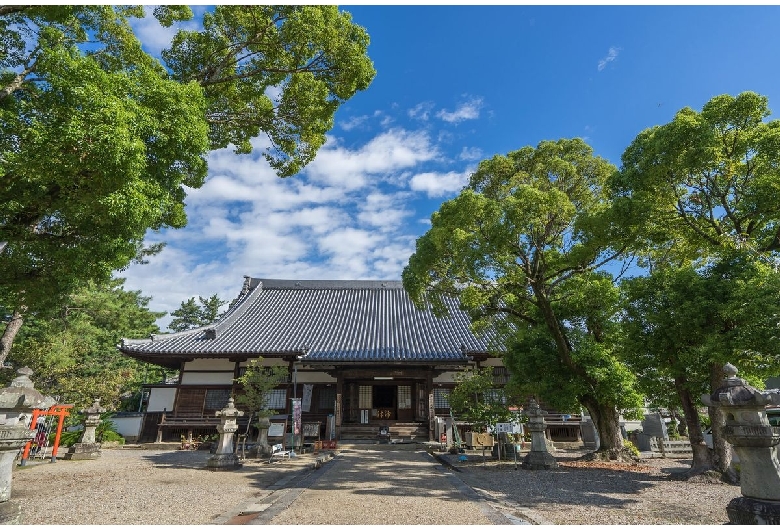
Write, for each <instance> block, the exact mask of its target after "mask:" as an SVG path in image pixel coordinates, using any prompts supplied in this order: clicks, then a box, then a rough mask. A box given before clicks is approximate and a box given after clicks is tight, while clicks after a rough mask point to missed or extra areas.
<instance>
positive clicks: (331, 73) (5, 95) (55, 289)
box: [0, 6, 375, 364]
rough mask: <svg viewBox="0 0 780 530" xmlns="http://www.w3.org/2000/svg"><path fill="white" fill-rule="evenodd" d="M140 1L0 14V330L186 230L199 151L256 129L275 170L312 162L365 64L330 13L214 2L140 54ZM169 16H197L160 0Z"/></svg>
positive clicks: (15, 327)
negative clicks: (160, 233)
mask: <svg viewBox="0 0 780 530" xmlns="http://www.w3.org/2000/svg"><path fill="white" fill-rule="evenodd" d="M143 15H144V10H143V7H141V6H135V7H126V6H122V7H120V6H6V7H4V8H0V35H2V44H3V45H2V46H0V160H1V161H2V163H1V164H0V258H1V259H0V304H2V305H3V306H5V307H8V308H10V309H9V313H8V314H9V317H8V319H7V323H6V326H5V328H4V332H3V336H2V338H0V364H2V362H3V361H4V360H5V359H6V357H7V356H8V353H9V352H10V349H11V346H12V344H13V340H14V337H15V336H16V333H18V331H19V329H20V328H21V326H22V323H23V320H24V316H25V314H26V313H27V312H28V311H29V312H37V311H41V310H43V309H45V308H46V307H47V306H54V307H57V306H58V305H59V304H60V303H62V300H63V299H64V297H66V296H67V294H68V293H69V292H71V290H72V289H73V288H74V287H75V286H76V285H78V284H79V283H80V282H82V281H86V280H89V279H93V280H95V281H105V280H107V279H108V278H110V277H111V274H112V273H113V272H114V271H116V270H121V269H122V268H124V267H126V266H127V265H128V264H129V263H130V262H131V261H133V260H142V259H143V257H144V256H145V255H147V254H149V253H154V252H157V251H159V250H160V248H161V247H159V246H157V247H151V248H147V247H145V246H144V235H145V234H146V232H147V231H148V230H149V229H152V230H157V229H160V228H163V227H174V228H178V227H182V226H184V225H185V224H186V216H185V213H184V198H185V189H186V188H198V187H200V186H201V185H202V184H203V182H204V179H205V177H206V173H207V164H206V155H207V154H208V152H209V150H211V149H217V148H222V147H226V146H228V145H229V144H232V145H234V146H236V149H237V151H239V152H247V151H249V150H250V144H249V140H250V139H251V138H253V137H256V136H259V135H261V134H262V135H265V136H267V137H268V138H269V139H270V140H271V143H272V147H271V148H270V149H269V150H268V151H267V152H266V153H265V156H266V157H267V158H268V159H269V160H270V162H271V165H272V166H273V167H275V168H276V169H277V171H278V174H279V175H280V176H289V175H292V174H294V173H295V172H297V171H298V170H299V169H300V168H301V167H302V166H303V165H305V164H306V163H307V162H309V161H310V160H312V159H313V157H314V156H315V154H316V151H317V149H318V148H319V147H320V146H321V145H322V144H323V142H324V139H325V133H326V131H327V130H329V129H330V128H331V127H332V125H333V114H334V113H335V111H336V109H337V108H338V107H339V105H340V104H341V103H342V102H344V101H345V100H347V99H349V98H350V97H352V96H353V95H354V94H355V93H356V92H357V91H359V90H363V89H365V88H367V87H368V85H369V84H370V82H371V81H372V79H373V77H374V75H375V71H374V68H373V65H372V63H371V61H370V59H369V58H368V57H367V56H366V48H367V46H368V36H367V34H366V32H365V31H364V30H363V28H361V27H359V26H357V25H355V24H353V23H352V22H351V17H350V16H349V14H348V13H343V12H339V11H338V8H337V7H336V6H217V7H216V8H215V9H214V11H213V12H210V13H207V14H206V15H205V16H204V19H203V28H204V29H203V30H202V31H180V32H179V33H178V34H177V36H176V37H175V39H174V40H173V42H172V44H171V47H170V48H169V49H168V50H166V51H164V52H163V54H162V57H163V59H164V60H165V63H164V64H163V63H162V62H160V60H158V59H157V58H155V57H152V56H151V55H149V54H147V53H145V52H144V51H143V50H142V47H141V43H140V42H139V41H138V39H137V38H136V36H135V35H134V34H133V32H132V29H131V26H130V22H129V21H130V19H131V18H133V17H141V16H143ZM155 15H156V16H157V17H158V19H159V20H160V21H161V22H162V23H163V24H164V25H170V24H172V23H173V22H174V21H176V20H183V19H187V18H190V17H191V16H192V13H191V11H190V10H189V8H186V7H182V6H177V7H173V6H169V7H160V8H157V9H156V10H155Z"/></svg>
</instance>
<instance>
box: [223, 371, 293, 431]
mask: <svg viewBox="0 0 780 530" xmlns="http://www.w3.org/2000/svg"><path fill="white" fill-rule="evenodd" d="M262 363H263V359H262V358H257V359H253V360H252V361H250V363H249V365H248V366H247V368H246V371H245V372H244V374H243V375H242V376H241V377H238V378H236V382H237V383H238V384H240V385H241V387H242V390H243V392H242V393H240V394H238V396H237V397H236V403H237V404H238V405H240V406H242V407H245V408H246V409H247V410H249V411H250V412H252V413H254V414H256V415H257V417H259V418H267V417H269V416H271V415H273V414H276V411H275V410H271V409H269V408H268V394H269V392H270V391H271V390H273V389H274V388H276V386H277V385H279V384H280V383H284V382H285V381H286V380H287V375H288V371H287V368H286V367H284V366H273V367H268V368H267V367H264V366H263V364H262Z"/></svg>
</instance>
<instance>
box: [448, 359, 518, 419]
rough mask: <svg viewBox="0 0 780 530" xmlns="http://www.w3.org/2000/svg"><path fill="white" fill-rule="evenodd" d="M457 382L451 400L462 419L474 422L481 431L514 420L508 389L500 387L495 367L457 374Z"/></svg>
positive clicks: (451, 405)
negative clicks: (495, 376)
mask: <svg viewBox="0 0 780 530" xmlns="http://www.w3.org/2000/svg"><path fill="white" fill-rule="evenodd" d="M455 382H456V385H455V388H453V389H452V392H451V393H450V396H449V400H450V407H451V408H452V411H453V413H454V414H455V416H457V418H458V420H462V421H466V422H468V423H470V424H471V425H472V426H473V427H474V428H475V429H476V430H477V432H485V431H486V429H487V427H495V425H496V423H506V422H509V421H511V420H512V417H513V415H512V412H511V411H510V410H509V407H508V405H509V404H508V403H507V396H506V393H505V392H504V390H503V389H499V388H496V385H495V383H494V382H493V370H492V369H491V368H481V369H479V370H471V371H469V372H465V373H462V374H457V376H456V378H455Z"/></svg>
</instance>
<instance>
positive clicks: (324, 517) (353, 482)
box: [224, 446, 524, 525]
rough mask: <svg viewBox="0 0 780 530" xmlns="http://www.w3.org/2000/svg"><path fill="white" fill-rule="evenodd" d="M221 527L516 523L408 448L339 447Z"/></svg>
mask: <svg viewBox="0 0 780 530" xmlns="http://www.w3.org/2000/svg"><path fill="white" fill-rule="evenodd" d="M234 513H236V515H234V516H233V517H232V518H230V519H229V520H227V521H224V522H225V523H227V524H271V525H288V524H296V525H299V524H304V525H319V524H327V525H335V524H339V525H341V524H345V525H356V524H360V525H387V524H393V525H398V524H424V525H434V524H436V525H453V524H457V525H495V524H503V525H505V524H518V523H520V524H522V523H524V521H519V520H517V519H516V518H513V517H512V516H511V515H508V514H503V513H501V512H499V511H497V510H496V509H494V508H493V507H492V506H491V505H490V504H488V503H487V502H486V500H485V499H484V498H483V497H481V496H480V495H479V494H477V493H476V492H475V491H474V490H473V489H472V488H470V487H469V486H467V485H466V484H464V483H463V482H462V481H461V480H460V479H459V478H458V477H457V474H456V473H454V472H453V471H451V470H449V469H447V468H446V467H445V466H443V465H441V463H440V462H438V461H437V460H436V459H435V458H433V457H432V456H431V455H429V454H428V453H426V452H425V451H424V450H420V448H419V447H417V448H416V449H415V450H411V448H398V449H393V448H390V447H388V446H384V447H382V448H376V449H372V448H371V447H370V446H361V447H356V448H348V447H345V448H343V449H340V450H339V452H338V454H337V455H336V456H335V458H334V459H333V460H331V461H329V462H327V463H325V464H323V466H322V467H321V468H320V469H318V470H314V471H312V472H310V473H306V474H302V475H297V476H295V477H290V479H289V480H288V481H286V483H284V484H277V485H276V487H274V488H270V489H267V490H265V491H264V492H262V493H261V494H260V495H259V496H258V497H257V498H256V499H253V500H252V501H250V502H248V503H245V504H244V505H243V506H241V507H238V509H237V510H236V511H235V512H234Z"/></svg>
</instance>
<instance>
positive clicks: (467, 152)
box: [459, 147, 482, 161]
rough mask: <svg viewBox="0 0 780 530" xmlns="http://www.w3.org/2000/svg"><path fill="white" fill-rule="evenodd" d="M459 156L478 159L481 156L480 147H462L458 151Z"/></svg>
mask: <svg viewBox="0 0 780 530" xmlns="http://www.w3.org/2000/svg"><path fill="white" fill-rule="evenodd" d="M459 158H460V159H461V160H468V161H472V160H479V159H481V158H482V149H480V148H479V147H464V148H463V149H461V151H460V155H459Z"/></svg>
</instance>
